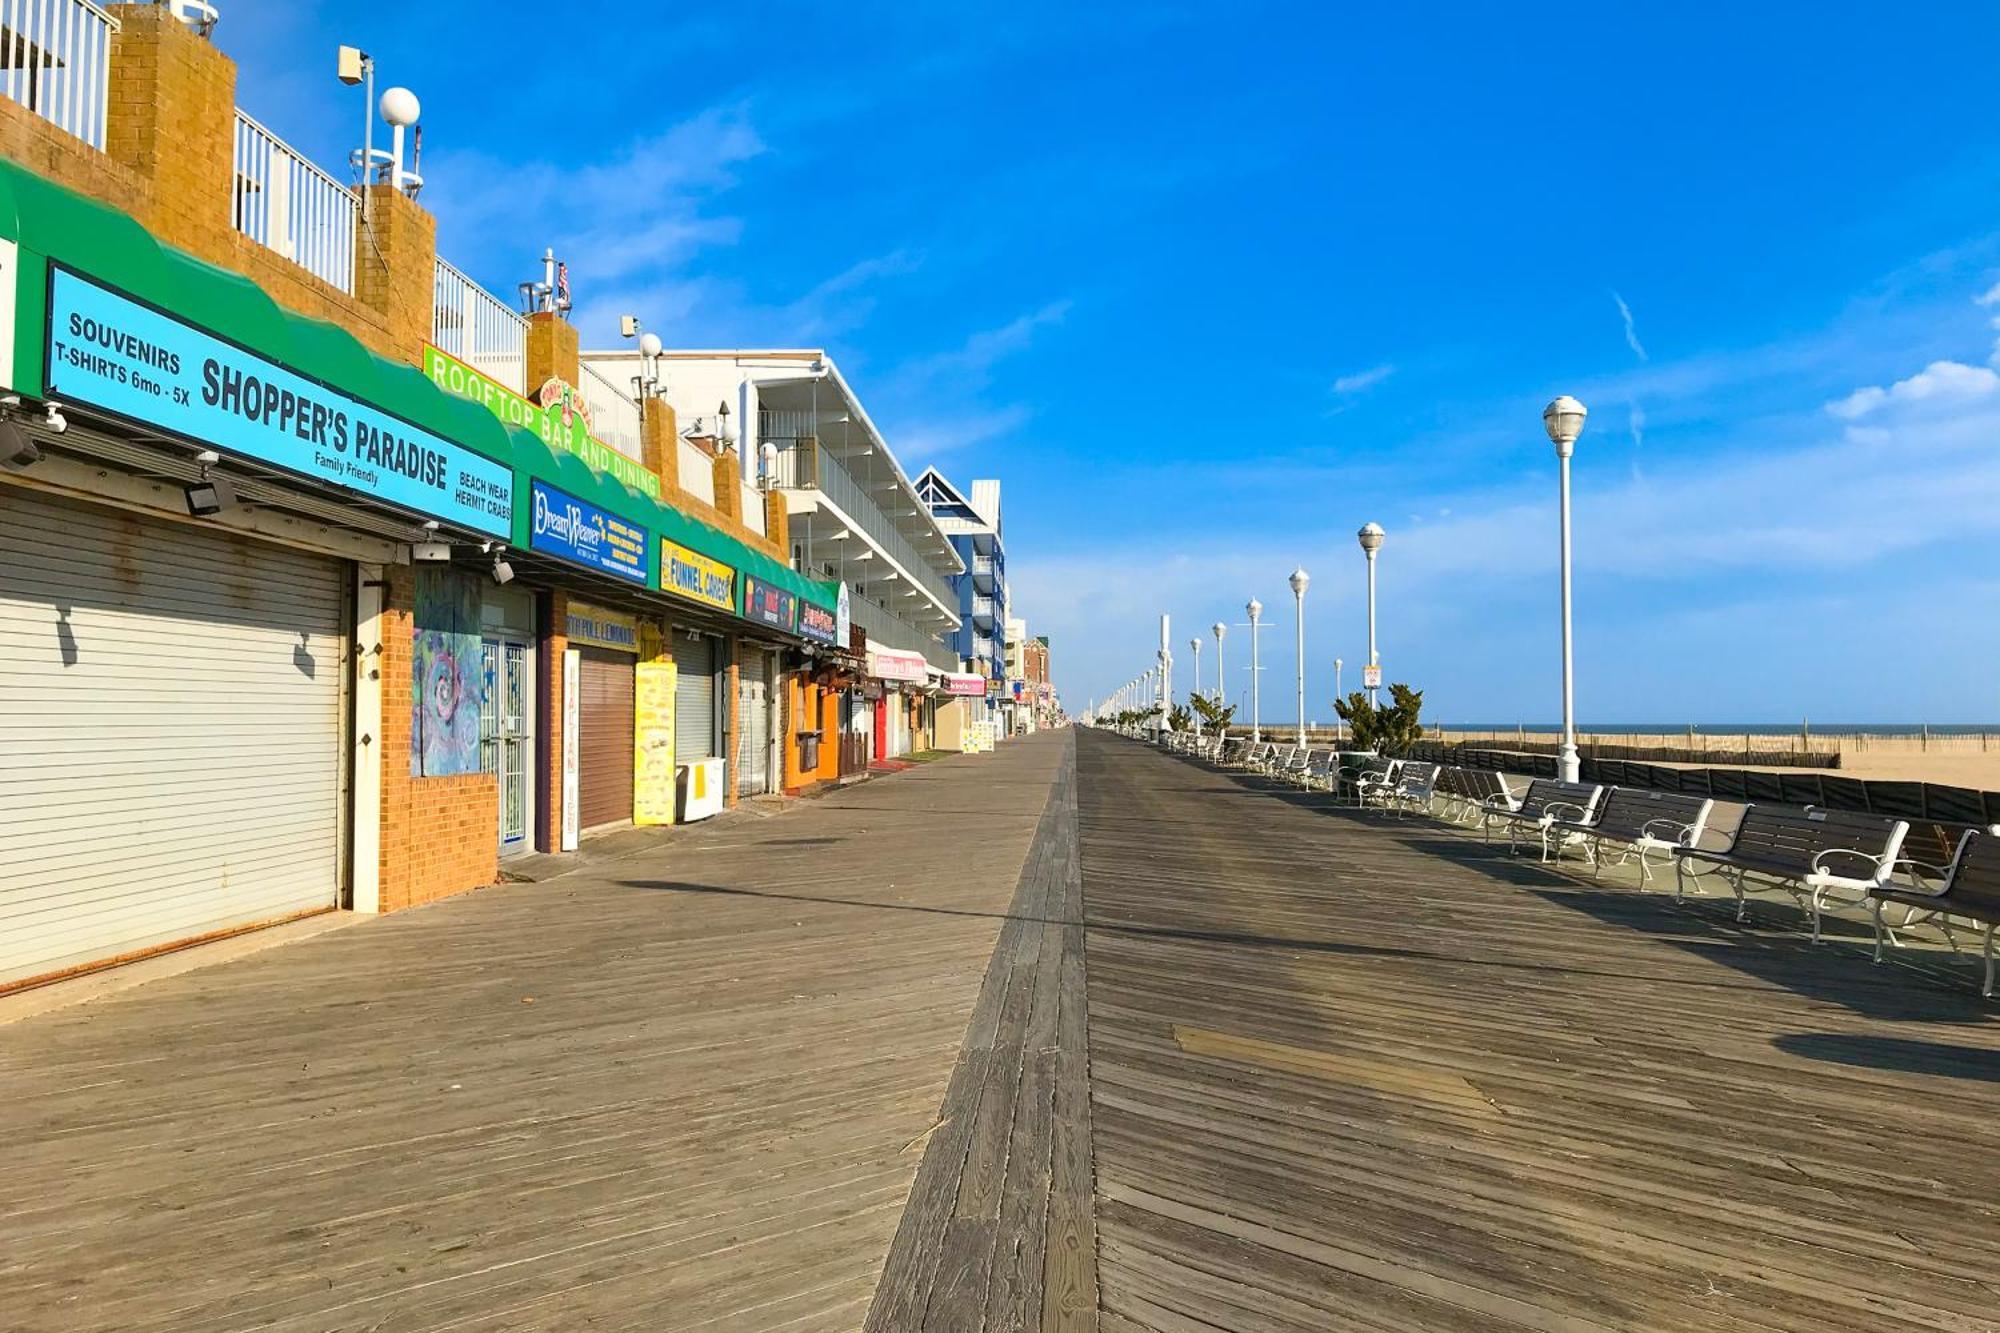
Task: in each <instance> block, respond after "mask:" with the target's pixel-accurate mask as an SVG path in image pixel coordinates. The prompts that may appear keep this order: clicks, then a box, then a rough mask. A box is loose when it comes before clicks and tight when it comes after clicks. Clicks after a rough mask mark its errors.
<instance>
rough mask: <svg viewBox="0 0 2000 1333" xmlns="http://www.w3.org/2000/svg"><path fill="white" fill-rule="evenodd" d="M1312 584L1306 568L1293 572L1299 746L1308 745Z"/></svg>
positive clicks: (1301, 567) (1302, 567)
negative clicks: (1308, 636)
mask: <svg viewBox="0 0 2000 1333" xmlns="http://www.w3.org/2000/svg"><path fill="white" fill-rule="evenodd" d="M1310 582H1312V579H1311V576H1310V575H1308V574H1307V573H1306V571H1305V566H1303V565H1301V566H1300V567H1299V568H1297V569H1295V570H1293V571H1292V599H1293V600H1294V601H1295V602H1296V603H1297V604H1298V612H1299V744H1300V745H1304V744H1305V743H1306V584H1308V583H1310Z"/></svg>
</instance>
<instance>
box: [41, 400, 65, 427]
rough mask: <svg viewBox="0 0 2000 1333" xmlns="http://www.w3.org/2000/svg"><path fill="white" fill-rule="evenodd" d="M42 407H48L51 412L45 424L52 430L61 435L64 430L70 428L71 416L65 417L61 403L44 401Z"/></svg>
mask: <svg viewBox="0 0 2000 1333" xmlns="http://www.w3.org/2000/svg"><path fill="white" fill-rule="evenodd" d="M42 407H43V408H44V409H46V410H47V412H48V414H49V415H48V420H47V422H46V423H44V424H46V425H47V426H48V428H49V429H50V430H52V431H54V432H55V433H56V434H58V435H60V434H62V433H63V432H64V431H66V430H68V429H69V418H68V417H65V416H64V415H63V414H62V404H61V403H43V404H42Z"/></svg>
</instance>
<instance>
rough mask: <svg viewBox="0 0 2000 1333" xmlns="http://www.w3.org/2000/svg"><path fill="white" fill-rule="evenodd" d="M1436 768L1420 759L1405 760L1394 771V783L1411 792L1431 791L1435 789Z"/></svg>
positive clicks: (1434, 765)
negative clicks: (1398, 783)
mask: <svg viewBox="0 0 2000 1333" xmlns="http://www.w3.org/2000/svg"><path fill="white" fill-rule="evenodd" d="M1437 779H1438V766H1437V765H1436V764H1433V763H1429V762H1427V761H1425V760H1421V759H1405V760H1404V761H1403V766H1402V767H1401V768H1400V769H1398V770H1396V781H1398V782H1400V783H1402V784H1403V786H1405V787H1407V788H1409V789H1410V790H1411V791H1426V792H1427V791H1432V790H1435V789H1436V787H1437Z"/></svg>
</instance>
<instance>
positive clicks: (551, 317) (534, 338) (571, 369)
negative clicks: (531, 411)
mask: <svg viewBox="0 0 2000 1333" xmlns="http://www.w3.org/2000/svg"><path fill="white" fill-rule="evenodd" d="M582 348H583V342H582V338H581V336H580V335H579V334H578V333H577V331H576V325H574V324H572V323H570V322H569V321H568V320H566V319H564V318H563V317H562V316H561V315H558V314H556V313H555V312H554V311H552V310H538V311H536V312H535V313H534V314H532V315H529V316H528V397H530V398H533V397H534V396H535V391H536V390H538V389H540V388H541V387H542V383H543V381H545V380H549V379H559V380H561V381H562V382H563V383H564V384H568V385H571V386H574V385H575V384H576V380H577V375H578V374H579V373H580V367H581V366H582V364H583V354H582Z"/></svg>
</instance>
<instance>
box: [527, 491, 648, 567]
mask: <svg viewBox="0 0 2000 1333" xmlns="http://www.w3.org/2000/svg"><path fill="white" fill-rule="evenodd" d="M530 489H531V491H532V501H531V503H532V504H533V509H532V510H531V512H530V514H529V518H530V522H529V524H528V545H529V546H531V547H533V548H534V549H535V550H537V551H549V552H552V553H554V554H556V555H559V556H562V557H564V558H565V559H569V560H574V561H576V562H577V563H578V564H580V565H589V566H590V567H591V568H592V569H601V570H603V571H604V572H605V573H607V574H616V575H617V576H618V577H619V578H622V579H629V580H631V581H632V582H633V583H644V582H645V581H646V530H645V529H644V528H642V527H640V526H639V525H638V524H636V523H633V522H631V521H629V520H627V519H622V518H620V517H618V515H616V514H607V513H606V512H604V511H603V510H602V509H599V508H598V507H597V506H596V505H593V504H585V503H584V502H583V501H581V500H579V499H577V498H576V497H575V496H573V495H570V494H568V493H566V492H564V491H559V490H557V489H556V488H555V487H553V486H549V485H546V484H544V483H542V482H539V481H538V482H536V483H534V485H533V486H532V487H531V488H530Z"/></svg>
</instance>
